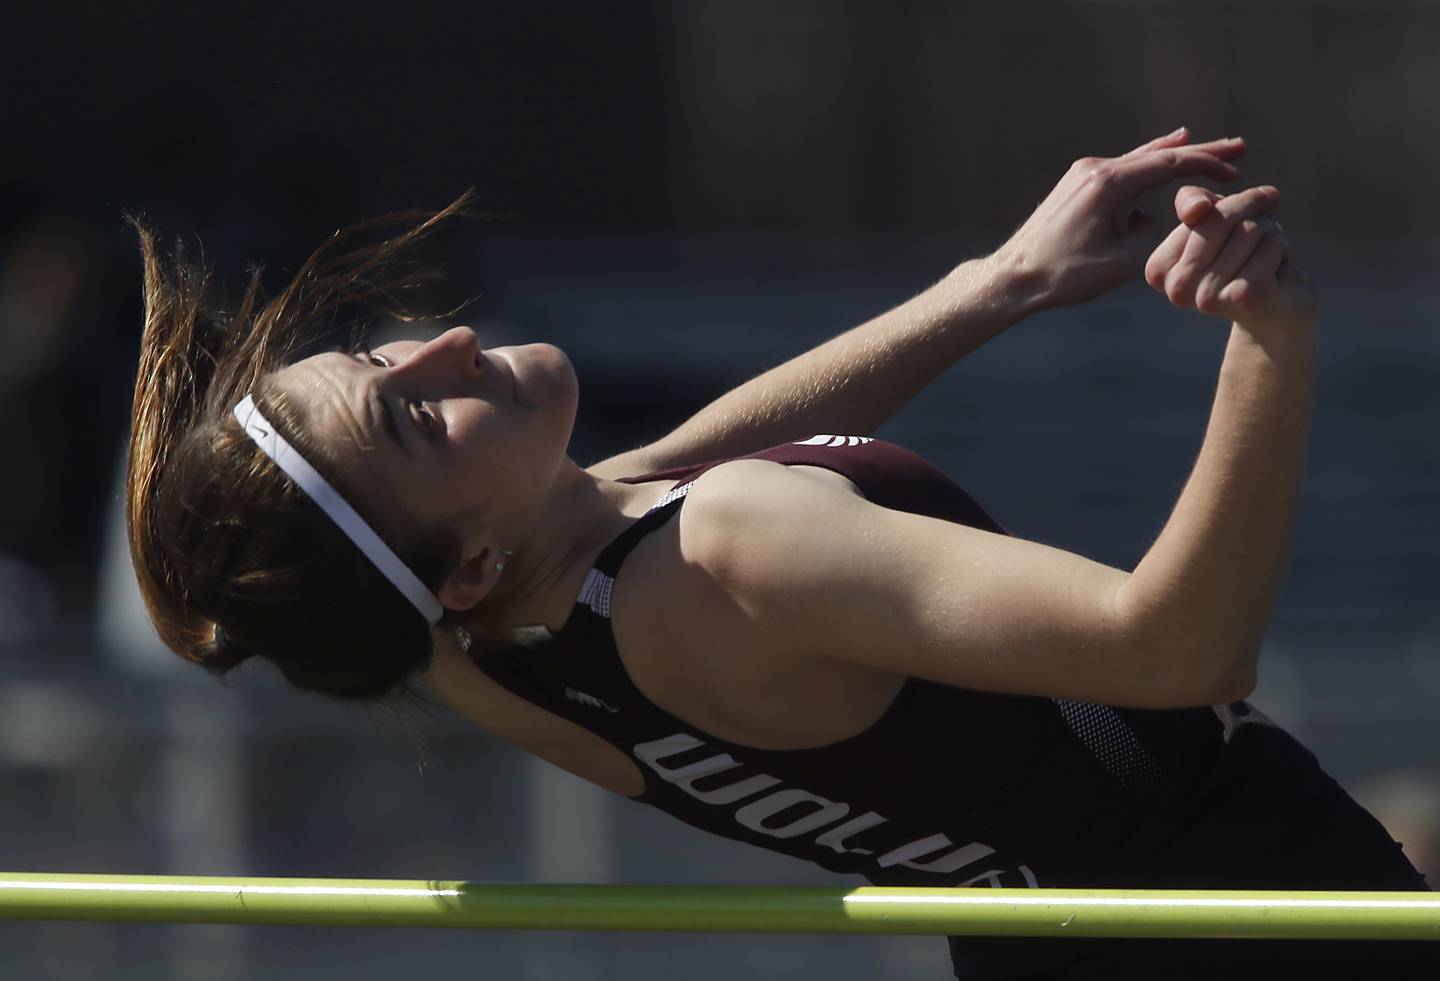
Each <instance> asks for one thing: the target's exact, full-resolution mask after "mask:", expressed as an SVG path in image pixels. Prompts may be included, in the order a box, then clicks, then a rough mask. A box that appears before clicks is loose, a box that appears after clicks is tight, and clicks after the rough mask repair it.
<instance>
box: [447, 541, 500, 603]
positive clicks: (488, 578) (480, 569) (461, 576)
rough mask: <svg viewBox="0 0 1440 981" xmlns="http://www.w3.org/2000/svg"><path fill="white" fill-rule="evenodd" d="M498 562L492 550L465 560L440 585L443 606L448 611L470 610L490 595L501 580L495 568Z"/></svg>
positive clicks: (486, 549)
mask: <svg viewBox="0 0 1440 981" xmlns="http://www.w3.org/2000/svg"><path fill="white" fill-rule="evenodd" d="M498 561H499V560H498V558H497V555H496V552H495V551H494V549H490V548H482V549H481V550H480V552H479V554H478V555H472V556H469V557H467V558H465V559H464V560H463V561H462V562H461V563H460V565H459V567H458V568H456V570H455V571H454V572H452V573H450V575H449V576H448V577H447V578H446V579H445V581H444V582H443V583H441V584H440V594H439V597H438V598H439V600H440V603H441V605H442V606H444V607H445V609H447V610H468V609H470V608H472V607H473V606H475V604H476V603H479V602H480V601H481V600H483V599H484V598H485V597H486V596H488V595H490V590H492V589H494V588H495V583H496V582H498V581H499V579H500V570H499V569H497V568H496V567H495V566H496V563H497V562H498Z"/></svg>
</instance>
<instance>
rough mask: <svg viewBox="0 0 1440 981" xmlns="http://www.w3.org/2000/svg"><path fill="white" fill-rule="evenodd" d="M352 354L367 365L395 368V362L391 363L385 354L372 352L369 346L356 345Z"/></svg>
mask: <svg viewBox="0 0 1440 981" xmlns="http://www.w3.org/2000/svg"><path fill="white" fill-rule="evenodd" d="M350 353H351V354H353V355H354V356H355V357H357V358H359V359H360V360H362V361H364V362H365V363H366V364H370V365H374V366H375V367H376V368H393V367H395V362H393V361H391V360H390V359H389V358H387V357H386V356H385V355H383V354H376V353H375V352H374V351H372V350H370V346H369V345H368V344H356V345H355V349H354V350H353V351H351V352H350Z"/></svg>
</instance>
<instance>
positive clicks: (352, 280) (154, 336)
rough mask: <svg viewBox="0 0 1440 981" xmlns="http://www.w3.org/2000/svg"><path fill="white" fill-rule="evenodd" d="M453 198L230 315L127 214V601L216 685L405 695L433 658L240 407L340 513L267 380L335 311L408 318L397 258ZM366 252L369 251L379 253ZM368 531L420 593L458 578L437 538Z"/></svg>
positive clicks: (347, 241) (189, 265)
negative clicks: (133, 260) (137, 319)
mask: <svg viewBox="0 0 1440 981" xmlns="http://www.w3.org/2000/svg"><path fill="white" fill-rule="evenodd" d="M470 200H471V195H470V194H469V193H468V192H467V193H466V194H465V195H462V196H461V197H460V198H459V199H457V200H455V201H454V202H452V203H451V204H450V205H448V206H447V207H445V208H443V209H442V210H440V211H439V212H436V213H434V214H426V215H417V214H401V215H391V216H388V217H386V218H381V219H377V220H374V221H371V222H366V223H364V224H361V225H357V226H354V227H351V228H348V229H344V230H341V231H339V232H336V233H335V234H334V235H333V236H332V237H331V238H330V239H329V240H328V241H327V242H326V243H325V244H324V245H322V246H321V247H320V248H318V249H316V250H315V252H314V253H312V254H311V256H310V257H309V258H308V259H307V260H306V261H305V263H304V264H303V265H302V266H301V267H300V269H299V270H298V271H297V272H296V273H295V275H294V277H293V278H292V279H291V281H290V283H289V284H288V285H287V286H286V287H285V288H284V289H283V290H281V291H280V292H279V293H278V294H277V295H276V296H274V298H272V299H267V298H266V297H265V296H264V295H263V290H262V287H261V270H259V269H256V270H255V271H254V272H253V273H252V274H251V276H250V280H249V283H248V285H247V286H246V288H245V290H244V293H243V295H242V296H241V299H240V303H239V305H238V306H237V307H236V308H235V309H234V310H233V311H226V310H223V309H219V308H217V307H215V306H212V305H211V304H210V293H211V274H210V272H209V270H207V269H206V268H205V266H204V265H203V263H195V262H192V261H190V260H188V259H187V258H186V257H185V256H184V255H183V254H180V253H179V252H178V250H177V252H176V253H175V254H172V255H170V256H164V257H162V255H161V254H160V250H159V249H158V248H157V246H156V240H155V235H154V234H153V232H152V231H151V230H150V229H149V228H148V227H147V226H146V224H145V222H144V221H143V220H142V219H140V218H138V217H135V216H127V217H128V220H129V221H130V223H131V224H132V226H133V227H134V229H135V232H136V234H137V236H138V238H139V243H140V253H141V256H142V259H143V261H144V281H145V324H144V332H143V335H142V338H141V345H140V365H139V373H138V375H137V377H136V381H135V401H134V407H133V412H132V417H131V418H132V429H131V435H130V449H129V458H128V471H127V478H126V523H127V530H128V534H129V539H130V553H131V559H132V561H133V563H134V566H135V572H136V575H137V577H138V578H139V581H140V592H141V595H142V596H143V597H144V600H145V605H146V608H147V610H148V611H149V614H150V618H151V620H152V621H153V622H154V624H155V627H156V629H157V631H158V632H159V634H160V637H161V639H162V640H163V641H164V642H165V644H166V645H167V646H168V647H169V648H170V649H171V650H173V651H174V652H175V653H177V654H179V655H180V656H181V657H183V658H186V659H188V660H191V661H194V662H196V663H198V664H200V665H202V666H204V667H205V668H207V669H209V670H210V671H212V672H215V673H216V674H221V675H223V674H225V673H226V672H228V671H229V670H231V669H232V668H234V667H235V666H236V665H237V664H239V663H240V662H241V661H244V660H245V659H246V658H248V657H250V656H251V655H254V654H260V655H263V656H265V657H266V658H268V659H269V660H271V661H273V662H274V663H275V664H276V665H277V666H278V667H279V668H280V670H281V671H282V672H283V673H284V675H285V676H286V678H287V679H288V680H289V681H290V682H292V683H293V684H295V685H297V686H299V687H301V688H306V689H310V690H313V691H319V692H324V693H327V694H330V695H335V696H340V697H343V698H348V699H365V700H374V699H380V698H381V697H382V696H386V695H393V694H396V693H400V694H403V693H404V692H407V691H410V690H411V689H410V688H409V681H410V679H411V678H412V677H413V676H414V674H415V672H417V671H419V670H422V669H424V668H425V667H426V666H427V665H428V663H429V660H430V656H431V651H432V649H431V640H430V628H429V625H428V624H427V623H426V622H425V619H424V618H423V617H422V616H421V615H420V614H419V613H417V612H416V611H415V609H414V608H413V607H412V606H411V605H410V604H409V602H408V601H406V600H405V599H404V598H403V597H402V596H401V595H400V594H399V593H398V592H397V591H396V589H395V588H394V587H393V586H392V585H390V583H389V581H388V580H386V579H385V578H384V577H383V576H382V575H381V574H380V573H379V572H378V571H376V570H375V569H374V567H373V566H372V565H371V564H370V563H369V562H368V561H366V560H365V559H364V558H363V557H362V556H361V553H360V552H359V551H358V549H356V547H355V546H354V545H353V544H352V543H351V542H350V540H349V539H348V538H346V537H345V535H344V534H343V533H342V532H341V531H340V530H339V529H338V528H336V527H335V526H334V524H333V523H332V522H331V521H330V520H329V519H328V518H327V517H325V515H324V513H323V512H322V511H321V510H320V509H319V508H318V507H317V506H316V505H315V504H314V502H313V501H311V500H310V499H309V498H308V497H307V496H306V495H305V493H304V492H303V491H301V490H300V489H299V488H298V487H296V486H295V484H294V483H293V482H292V481H291V480H290V479H289V478H288V477H286V476H285V475H284V473H283V472H282V471H280V470H279V468H277V467H276V466H275V465H274V463H273V462H271V460H270V459H269V458H268V457H266V456H265V455H264V454H263V453H262V452H260V450H259V449H258V448H257V447H256V446H255V444H254V443H253V442H252V441H251V440H250V439H249V437H248V436H246V435H245V433H244V432H243V430H241V428H240V426H239V424H238V423H237V422H236V421H235V419H234V417H233V415H232V410H233V408H234V406H235V404H236V403H237V402H238V401H240V399H242V398H243V397H244V396H245V395H246V394H247V393H250V394H253V395H254V397H255V402H256V404H257V406H259V407H260V409H261V411H262V412H263V413H264V414H265V416H266V418H267V419H269V420H270V422H271V423H272V424H273V425H274V426H276V428H277V429H279V430H280V432H281V434H282V435H284V436H285V438H286V439H287V440H289V441H290V442H291V443H292V444H293V445H294V446H295V447H296V449H297V450H299V451H300V453H301V455H302V456H304V457H305V458H306V459H307V460H308V461H309V462H310V463H311V464H312V465H313V466H314V467H315V468H316V469H317V470H319V471H320V472H321V473H322V474H323V475H324V476H325V477H326V478H327V479H328V480H330V481H331V483H332V484H333V485H334V486H335V487H336V488H337V489H338V490H339V491H340V492H341V493H342V494H344V495H345V496H346V497H347V498H349V499H350V500H351V501H352V502H353V501H355V496H354V495H353V494H349V493H347V491H346V488H345V487H344V485H343V482H342V481H340V480H338V479H337V474H336V472H335V467H334V463H333V460H332V459H331V458H330V455H329V454H328V453H327V451H326V449H327V448H326V447H323V446H318V445H316V444H315V442H314V441H313V440H311V439H309V438H308V436H307V435H306V433H305V430H304V427H303V426H302V425H301V422H302V420H301V418H300V415H299V410H298V407H297V406H296V405H294V404H293V403H292V402H291V401H289V400H287V399H286V398H285V397H284V395H283V393H281V392H279V391H277V390H276V388H275V386H273V385H270V384H267V375H268V374H269V373H270V372H273V371H274V370H275V369H276V368H279V367H281V366H283V365H284V364H285V363H287V362H288V361H289V360H290V359H292V358H294V357H295V356H296V355H297V352H299V351H300V350H301V349H302V347H303V346H305V345H306V344H307V342H310V341H312V340H313V339H314V336H315V334H316V333H317V332H318V328H320V327H323V326H325V325H326V324H327V322H333V321H334V320H335V319H336V318H337V317H340V316H342V315H344V314H346V313H349V312H357V313H358V312H370V313H381V314H385V315H388V316H391V317H398V318H401V319H410V318H411V315H410V310H409V309H408V308H407V306H406V303H405V294H406V293H407V292H408V291H410V290H411V289H412V288H413V287H415V286H417V285H418V284H419V283H420V282H421V281H422V280H423V279H424V278H425V277H424V271H423V269H422V268H421V267H419V266H417V265H416V264H414V263H413V262H410V263H402V262H401V261H400V259H401V255H402V253H404V252H405V251H406V250H407V248H408V247H410V246H412V245H414V244H415V243H416V242H418V241H419V240H420V239H422V238H424V237H425V236H426V235H427V234H429V233H430V232H431V231H432V230H433V229H434V228H435V227H436V226H437V225H439V224H440V223H441V222H443V221H445V219H447V218H449V217H451V216H452V215H455V214H457V213H460V212H462V211H464V210H466V208H467V206H468V205H469V203H470ZM377 239H378V240H377ZM364 517H365V518H366V520H367V521H369V522H370V523H371V525H372V527H374V528H375V530H376V532H377V533H379V534H380V535H381V536H382V537H383V538H385V540H386V541H387V542H388V543H389V544H390V546H391V547H392V548H394V549H395V551H396V552H397V553H398V554H399V555H400V557H401V558H402V559H403V560H404V561H405V562H406V563H407V564H408V565H409V566H410V568H411V569H412V570H414V572H415V574H416V575H417V576H419V577H420V578H421V580H423V581H424V582H426V584H427V585H429V586H430V588H431V589H432V590H433V589H435V588H436V587H437V585H438V584H439V582H440V581H441V580H442V579H443V578H444V576H445V575H446V574H447V573H448V572H449V571H451V569H452V568H453V567H454V565H455V564H456V563H457V562H458V559H459V556H458V550H457V547H456V546H455V544H454V542H453V541H452V540H450V539H449V538H448V537H447V536H446V535H445V534H444V533H443V532H442V531H440V530H438V529H425V528H415V527H401V526H400V525H402V524H403V519H394V520H392V521H391V522H390V523H389V525H388V526H387V522H386V521H385V520H383V519H382V517H381V516H379V515H375V514H365V515H364Z"/></svg>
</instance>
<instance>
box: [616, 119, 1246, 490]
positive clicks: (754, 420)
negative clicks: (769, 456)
mask: <svg viewBox="0 0 1440 981" xmlns="http://www.w3.org/2000/svg"><path fill="white" fill-rule="evenodd" d="M1188 141H1189V133H1188V132H1187V131H1186V130H1185V129H1184V128H1183V127H1182V128H1181V129H1179V130H1176V131H1175V132H1174V133H1171V134H1169V135H1168V136H1163V137H1160V138H1158V139H1155V140H1151V141H1150V142H1149V143H1146V144H1143V145H1142V146H1139V147H1136V148H1135V149H1134V150H1132V151H1130V152H1129V153H1127V154H1125V155H1124V156H1120V157H1115V158H1111V159H1101V158H1098V157H1086V158H1084V159H1082V160H1077V161H1076V162H1075V163H1074V165H1072V166H1071V168H1070V170H1069V171H1068V172H1067V173H1066V174H1065V176H1064V177H1063V178H1062V179H1061V180H1060V182H1059V183H1058V184H1057V185H1056V186H1055V188H1054V190H1052V191H1051V193H1050V195H1049V196H1048V197H1047V198H1046V199H1045V200H1044V201H1043V202H1042V203H1041V204H1040V206H1039V208H1037V209H1036V211H1035V213H1034V214H1033V215H1032V216H1031V217H1030V219H1029V220H1028V221H1026V222H1025V224H1024V225H1022V226H1021V227H1020V229H1019V230H1018V231H1016V232H1015V234H1014V235H1013V236H1011V238H1010V239H1009V241H1007V242H1006V243H1005V244H1004V245H1003V246H1002V247H1001V248H1000V249H999V250H997V251H996V252H995V253H994V254H993V255H989V256H986V257H984V258H980V259H974V260H971V261H968V262H964V263H962V264H961V265H959V266H958V267H956V268H955V269H954V270H953V271H952V272H951V273H950V274H949V275H947V276H946V277H945V278H944V279H942V280H941V281H940V282H939V283H937V284H935V285H934V286H932V287H930V288H929V289H927V290H925V291H924V292H923V293H920V294H919V295H918V296H916V297H914V298H913V299H911V300H909V301H907V302H905V303H903V304H901V305H900V306H898V307H895V308H894V309H892V310H889V311H887V312H886V313H883V314H881V315H880V316H878V317H875V318H874V319H873V320H870V321H867V322H866V323H863V324H861V325H860V326H858V327H855V328H853V329H851V330H849V331H847V332H846V333H844V334H841V335H839V336H838V337H835V338H833V339H831V340H829V341H827V342H825V343H824V344H821V345H820V346H819V347H816V348H814V349H812V350H810V351H807V352H805V353H804V354H801V355H799V356H798V357H795V358H792V359H791V360H789V361H787V362H785V363H784V364H781V365H779V366H778V367H775V368H772V369H771V370H769V371H767V372H765V373H764V374H762V375H759V376H758V377H756V378H753V379H751V380H750V381H748V382H746V383H744V384H743V385H740V386H739V387H737V388H735V389H733V390H732V391H730V392H728V393H727V394H725V395H723V396H721V397H720V398H719V399H716V400H715V401H714V402H712V403H710V404H709V405H707V406H705V408H703V409H701V410H700V411H699V412H697V413H696V414H695V415H694V416H692V417H691V418H690V419H688V420H687V421H686V422H684V423H683V424H681V425H680V426H679V427H678V428H677V429H675V430H674V431H672V432H671V433H669V434H668V435H666V436H664V437H663V438H661V439H659V440H657V441H655V442H653V443H650V444H648V445H646V446H642V447H640V448H638V449H635V450H631V451H629V452H627V453H622V454H620V455H619V456H615V457H612V458H610V459H608V460H605V461H603V462H601V463H597V464H595V465H594V466H592V467H590V468H589V469H590V471H591V472H592V473H595V474H597V475H598V476H602V477H621V476H627V475H631V474H635V473H642V472H646V471H651V470H663V469H665V468H668V467H678V466H684V465H687V464H693V463H702V462H705V461H708V460H716V459H721V458H725V457H733V456H743V455H745V454H747V453H752V452H754V451H756V450H759V449H764V448H765V447H767V446H775V445H777V444H779V443H785V442H789V441H791V440H796V439H804V438H805V437H807V436H813V435H815V434H816V433H843V434H859V435H864V434H869V433H873V432H874V431H875V430H876V429H878V428H879V427H880V426H881V424H883V423H884V422H885V421H886V420H887V419H889V418H890V417H891V416H892V415H894V414H895V412H896V411H898V410H899V409H900V407H901V406H903V405H904V404H905V403H906V402H908V401H910V399H912V398H914V397H915V396H916V395H918V394H919V393H920V392H921V391H922V390H923V389H924V388H925V387H926V386H927V385H929V384H930V382H932V381H934V380H935V379H936V378H937V377H939V375H940V374H941V373H942V372H944V371H945V370H946V369H947V368H949V367H950V366H951V365H953V364H954V363H955V362H957V361H959V360H960V359H961V358H963V357H965V356H966V355H968V354H969V353H970V352H972V351H974V350H975V349H976V348H978V347H980V346H981V345H982V344H984V343H985V342H986V341H988V340H990V339H991V338H993V337H995V336H996V335H997V334H999V333H1000V332H1001V331H1003V330H1005V328H1007V327H1009V326H1011V325H1012V324H1014V323H1017V322H1018V321H1020V320H1022V319H1024V318H1025V317H1026V316H1028V315H1029V314H1031V313H1033V312H1035V311H1037V310H1041V309H1045V308H1047V307H1054V306H1063V305H1069V304H1075V303H1083V302H1085V301H1087V300H1089V299H1092V298H1093V297H1095V296H1098V295H1100V294H1101V293H1104V292H1106V291H1108V290H1110V289H1113V288H1114V287H1116V286H1118V285H1120V284H1121V283H1123V282H1125V281H1126V280H1127V279H1130V278H1131V277H1133V276H1134V275H1135V274H1136V273H1138V272H1139V271H1140V269H1141V268H1142V266H1143V264H1144V261H1145V257H1146V256H1147V255H1148V254H1149V252H1150V250H1151V248H1152V247H1153V246H1154V244H1155V242H1156V241H1158V236H1157V235H1155V234H1154V229H1155V223H1154V222H1153V221H1152V220H1151V219H1149V218H1148V216H1144V215H1143V214H1141V213H1140V212H1138V211H1136V210H1135V204H1136V202H1137V200H1138V199H1139V197H1140V196H1141V195H1142V194H1143V193H1145V192H1146V191H1149V190H1153V189H1155V188H1157V187H1160V186H1163V185H1165V184H1167V183H1169V182H1171V181H1173V180H1175V179H1176V178H1179V177H1184V176H1191V175H1203V176H1206V177H1211V178H1214V179H1216V180H1230V179H1232V178H1233V177H1234V176H1235V168H1234V167H1233V166H1232V165H1231V164H1229V163H1228V162H1227V161H1229V160H1232V159H1234V158H1235V157H1238V156H1239V155H1240V153H1241V152H1243V149H1244V144H1243V143H1242V142H1240V141H1238V140H1219V141H1215V142H1211V143H1203V144H1197V145H1195V146H1187V145H1186V144H1187V143H1188Z"/></svg>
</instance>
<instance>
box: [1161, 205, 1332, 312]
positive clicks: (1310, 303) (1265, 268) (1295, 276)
mask: <svg viewBox="0 0 1440 981" xmlns="http://www.w3.org/2000/svg"><path fill="white" fill-rule="evenodd" d="M1224 203H1225V202H1220V205H1223V204H1224ZM1217 215H1220V216H1222V217H1223V216H1224V212H1223V211H1221V210H1220V206H1218V205H1217ZM1232 217H1233V213H1232ZM1207 220H1208V219H1207ZM1213 232H1214V228H1213V227H1212V229H1211V233H1212V237H1213ZM1204 236H1205V233H1204V232H1203V231H1202V229H1200V228H1189V227H1188V226H1185V225H1180V226H1178V227H1177V228H1176V229H1175V230H1174V231H1173V232H1171V234H1170V236H1169V238H1167V239H1166V240H1165V242H1164V243H1162V244H1161V246H1160V247H1159V248H1158V249H1156V250H1155V253H1154V254H1153V255H1152V256H1151V258H1150V263H1149V264H1148V265H1147V267H1146V271H1145V278H1146V280H1147V281H1148V282H1149V283H1150V285H1151V286H1152V287H1153V288H1154V289H1156V290H1158V291H1159V292H1161V293H1164V294H1165V296H1166V297H1167V298H1168V299H1169V300H1170V302H1171V303H1173V304H1174V305H1175V306H1177V307H1180V308H1182V309H1191V310H1199V311H1200V312H1202V313H1207V314H1212V315H1215V316H1220V317H1226V318H1228V319H1231V320H1235V321H1241V322H1247V323H1248V322H1256V321H1259V320H1268V319H1271V318H1272V317H1274V316H1275V315H1277V314H1281V313H1284V314H1285V315H1289V316H1293V315H1295V314H1304V313H1307V312H1309V313H1312V314H1313V308H1314V288H1313V285H1311V284H1310V282H1309V280H1308V279H1306V278H1305V277H1304V275H1303V274H1301V273H1299V272H1298V271H1296V270H1295V269H1294V268H1293V267H1292V266H1291V265H1290V262H1289V261H1290V241H1289V239H1288V238H1286V236H1285V231H1284V229H1283V228H1282V227H1281V226H1280V223H1279V222H1278V221H1276V220H1275V219H1274V218H1271V217H1269V216H1265V215H1259V216H1254V217H1247V218H1241V219H1239V220H1238V221H1234V222H1233V224H1230V225H1229V232H1228V234H1227V235H1226V236H1225V238H1224V241H1223V242H1220V243H1219V245H1218V247H1215V243H1214V242H1213V241H1212V242H1207V241H1204ZM1194 255H1202V256H1209V258H1208V260H1207V261H1204V262H1203V263H1195V262H1189V261H1186V260H1187V259H1188V258H1190V257H1193V256H1194ZM1177 257H1179V258H1177Z"/></svg>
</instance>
